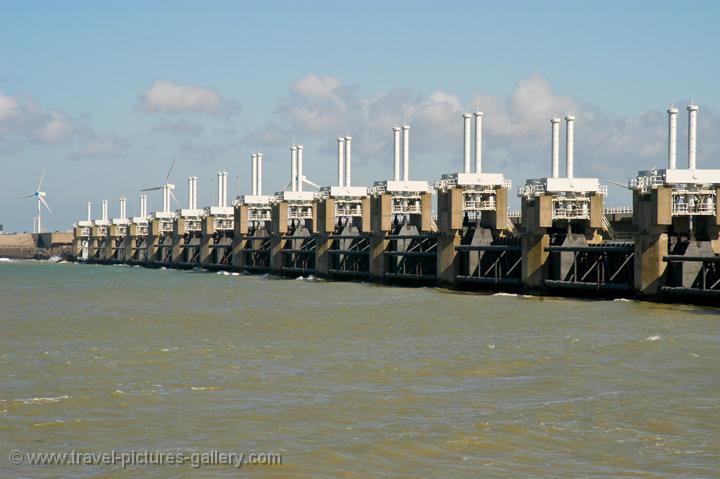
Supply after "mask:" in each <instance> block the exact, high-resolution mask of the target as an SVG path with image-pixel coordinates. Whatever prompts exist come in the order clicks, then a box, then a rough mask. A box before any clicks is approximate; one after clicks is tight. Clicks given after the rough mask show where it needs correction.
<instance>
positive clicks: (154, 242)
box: [146, 219, 160, 263]
mask: <svg viewBox="0 0 720 479" xmlns="http://www.w3.org/2000/svg"><path fill="white" fill-rule="evenodd" d="M159 246H160V220H158V219H153V220H150V221H149V222H148V238H147V259H146V261H147V262H148V263H155V262H156V261H157V254H158V247H159Z"/></svg>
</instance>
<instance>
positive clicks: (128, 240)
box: [122, 224, 137, 263]
mask: <svg viewBox="0 0 720 479" xmlns="http://www.w3.org/2000/svg"><path fill="white" fill-rule="evenodd" d="M135 235H137V225H134V224H129V225H128V226H127V232H126V234H125V238H123V243H125V248H124V250H123V258H122V259H123V262H125V263H128V262H130V261H131V260H132V257H133V252H134V248H135V246H134V245H135V241H134V240H135Z"/></svg>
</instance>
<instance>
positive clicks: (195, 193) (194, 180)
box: [190, 176, 197, 210]
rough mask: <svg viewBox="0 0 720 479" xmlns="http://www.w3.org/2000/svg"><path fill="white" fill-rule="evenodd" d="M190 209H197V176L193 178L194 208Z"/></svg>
mask: <svg viewBox="0 0 720 479" xmlns="http://www.w3.org/2000/svg"><path fill="white" fill-rule="evenodd" d="M190 208H192V209H194V210H196V209H197V176H193V177H192V206H191V207H190Z"/></svg>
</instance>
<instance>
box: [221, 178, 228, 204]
mask: <svg viewBox="0 0 720 479" xmlns="http://www.w3.org/2000/svg"><path fill="white" fill-rule="evenodd" d="M227 185H228V172H227V171H223V196H222V205H223V207H225V206H227V205H228V202H227V199H228V187H227Z"/></svg>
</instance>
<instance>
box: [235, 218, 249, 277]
mask: <svg viewBox="0 0 720 479" xmlns="http://www.w3.org/2000/svg"><path fill="white" fill-rule="evenodd" d="M248 214H249V211H248V207H247V205H238V206H236V207H235V211H234V215H235V218H234V222H233V243H232V266H233V269H235V270H237V271H242V270H243V269H244V268H245V253H244V252H243V251H242V250H243V249H245V248H247V243H248V241H247V240H246V239H245V237H246V236H247V234H248V231H249V228H248V226H249V225H248V223H249V222H248Z"/></svg>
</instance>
